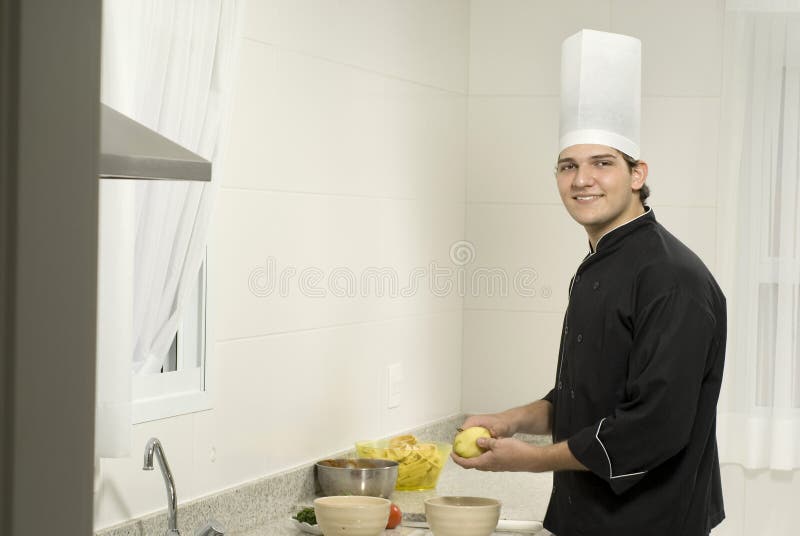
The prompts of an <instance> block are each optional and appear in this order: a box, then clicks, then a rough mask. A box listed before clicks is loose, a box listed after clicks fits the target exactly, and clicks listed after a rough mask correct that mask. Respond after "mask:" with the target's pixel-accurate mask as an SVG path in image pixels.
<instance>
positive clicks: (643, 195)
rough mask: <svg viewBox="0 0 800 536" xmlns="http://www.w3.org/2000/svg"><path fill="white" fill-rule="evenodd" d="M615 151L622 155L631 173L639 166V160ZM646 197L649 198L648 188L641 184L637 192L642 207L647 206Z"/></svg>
mask: <svg viewBox="0 0 800 536" xmlns="http://www.w3.org/2000/svg"><path fill="white" fill-rule="evenodd" d="M615 150H616V151H617V152H618V153H619V154H621V155H622V158H623V160H625V163H626V164H628V171H629V172H630V173H633V168H635V167H636V166H638V165H639V160H636V159H635V158H633V157H632V156H629V155H627V154H625V153H623V152H622V151H620V150H618V149H615ZM648 197H650V187H649V186H648V185H647V184H643V185H642V188H641V189H640V190H639V201H641V202H642V206H646V205H647V203H646V201H647V198H648Z"/></svg>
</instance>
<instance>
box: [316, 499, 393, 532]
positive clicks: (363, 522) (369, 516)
mask: <svg viewBox="0 0 800 536" xmlns="http://www.w3.org/2000/svg"><path fill="white" fill-rule="evenodd" d="M391 504H392V502H391V501H390V500H389V499H383V498H380V497H368V496H360V495H334V496H331V497H320V498H318V499H314V513H316V515H317V524H318V525H319V528H320V529H322V533H323V534H324V535H325V536H378V535H379V534H381V532H383V529H385V528H386V523H387V521H389V506H390V505H391Z"/></svg>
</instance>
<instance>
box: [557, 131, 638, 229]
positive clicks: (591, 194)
mask: <svg viewBox="0 0 800 536" xmlns="http://www.w3.org/2000/svg"><path fill="white" fill-rule="evenodd" d="M646 177H647V165H646V164H644V163H643V164H642V165H641V166H639V167H637V168H634V170H633V172H631V171H629V170H628V164H627V163H626V162H625V160H624V158H623V157H622V154H621V153H620V152H619V151H617V150H616V149H612V148H611V147H607V146H605V145H573V146H571V147H567V148H566V149H564V150H563V151H562V152H561V154H560V155H559V157H558V163H557V165H556V181H557V182H558V192H559V194H560V195H561V201H562V202H563V203H564V206H565V207H566V208H567V211H568V212H569V214H570V216H572V217H573V219H574V220H575V221H577V222H578V223H580V224H581V225H583V227H584V228H585V229H586V232H587V233H588V234H589V238H590V239H591V240H592V243H593V244H594V243H595V242H596V241H597V240H598V239H599V238H600V237H601V236H602V235H603V234H605V233H607V232H608V231H610V230H612V229H614V228H615V227H618V226H620V225H622V224H623V223H625V222H627V221H630V220H632V219H633V218H635V217H636V216H638V215H640V214H642V212H643V211H644V208H643V207H642V204H641V202H640V201H639V194H638V191H639V190H640V189H641V188H642V186H643V185H644V181H645V179H646Z"/></svg>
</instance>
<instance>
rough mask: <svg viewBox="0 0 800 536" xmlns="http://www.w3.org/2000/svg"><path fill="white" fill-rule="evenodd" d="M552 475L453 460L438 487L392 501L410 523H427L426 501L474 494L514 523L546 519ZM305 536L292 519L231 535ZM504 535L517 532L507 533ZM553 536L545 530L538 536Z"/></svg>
mask: <svg viewBox="0 0 800 536" xmlns="http://www.w3.org/2000/svg"><path fill="white" fill-rule="evenodd" d="M552 482H553V479H552V474H550V473H543V474H533V473H485V472H480V471H474V470H466V469H462V468H461V467H459V466H457V465H456V464H455V463H454V462H453V461H452V460H448V461H447V465H446V466H445V468H444V470H443V471H442V475H441V476H440V478H439V483H438V486H437V488H436V489H435V490H430V491H395V492H394V494H393V495H392V497H391V499H392V501H393V502H395V503H396V504H397V505H398V506H399V507H400V509H401V510H402V511H403V518H404V519H407V520H417V521H419V520H424V512H425V508H424V504H423V501H424V500H425V499H427V498H429V497H436V496H438V495H472V496H479V497H492V498H495V499H498V500H500V502H501V503H502V504H503V506H502V509H501V512H500V518H501V519H512V520H536V521H541V520H542V519H544V514H545V510H546V509H547V501H548V499H549V498H550V490H551V488H552ZM302 534H303V533H302V532H301V531H299V530H298V529H297V528H295V526H294V524H293V523H292V522H291V520H290V519H289V518H288V516H287V518H286V519H279V520H277V521H273V522H270V523H267V524H265V525H262V526H259V527H255V528H252V529H249V530H246V531H240V532H232V533H230V536H301V535H302ZM383 534H384V536H411V535H412V534H413V535H414V536H418V535H419V536H421V535H423V534H424V535H425V536H430V534H431V533H430V531H428V530H425V529H422V530H421V529H415V528H410V527H398V528H396V529H393V530H385V531H384V532H383ZM498 534H502V535H511V534H516V533H511V532H503V533H498ZM547 534H550V533H549V532H548V531H546V530H544V529H542V530H541V531H540V532H538V533H537V536H545V535H547Z"/></svg>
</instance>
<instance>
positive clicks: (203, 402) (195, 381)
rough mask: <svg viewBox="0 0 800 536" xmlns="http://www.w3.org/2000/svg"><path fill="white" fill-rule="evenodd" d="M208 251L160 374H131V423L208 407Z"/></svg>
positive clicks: (209, 404) (209, 403)
mask: <svg viewBox="0 0 800 536" xmlns="http://www.w3.org/2000/svg"><path fill="white" fill-rule="evenodd" d="M207 283H208V253H207V252H206V257H205V261H204V262H203V264H202V265H201V267H200V271H199V273H198V276H197V281H196V282H195V284H194V286H193V288H192V291H191V293H190V295H189V296H188V297H187V299H186V302H185V305H184V313H183V314H182V316H181V319H180V322H179V326H178V333H177V335H176V337H175V340H174V341H173V343H172V347H171V348H170V352H169V357H168V359H167V362H166V364H165V366H164V367H163V369H162V371H161V372H160V373H155V374H143V375H142V374H134V376H133V422H134V424H138V423H142V422H147V421H153V420H157V419H164V418H167V417H173V416H176V415H183V414H186V413H193V412H196V411H202V410H206V409H210V408H211V400H210V395H209V390H208V386H209V374H208V372H209V367H208V363H209V351H208V349H209V346H210V345H209V344H208V341H209V340H210V339H209V336H208V322H207V311H208V284H207Z"/></svg>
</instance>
